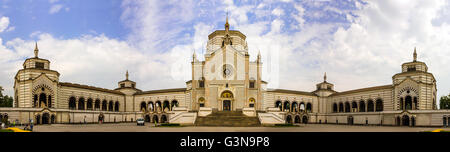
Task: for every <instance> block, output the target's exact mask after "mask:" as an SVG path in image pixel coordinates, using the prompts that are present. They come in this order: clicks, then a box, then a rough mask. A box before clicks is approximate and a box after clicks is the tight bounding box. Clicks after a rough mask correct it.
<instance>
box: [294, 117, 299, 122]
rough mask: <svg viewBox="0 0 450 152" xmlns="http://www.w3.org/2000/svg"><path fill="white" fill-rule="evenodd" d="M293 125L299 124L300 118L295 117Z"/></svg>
mask: <svg viewBox="0 0 450 152" xmlns="http://www.w3.org/2000/svg"><path fill="white" fill-rule="evenodd" d="M294 123H300V116H298V115H296V116H295V119H294Z"/></svg>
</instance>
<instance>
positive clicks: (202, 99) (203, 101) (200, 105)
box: [198, 97, 205, 107]
mask: <svg viewBox="0 0 450 152" xmlns="http://www.w3.org/2000/svg"><path fill="white" fill-rule="evenodd" d="M198 104H199V105H198V106H199V107H205V98H203V97H201V98H200V99H198Z"/></svg>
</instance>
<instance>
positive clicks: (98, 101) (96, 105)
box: [94, 99, 100, 110]
mask: <svg viewBox="0 0 450 152" xmlns="http://www.w3.org/2000/svg"><path fill="white" fill-rule="evenodd" d="M94 107H95V110H100V99H96V100H95V106H94Z"/></svg>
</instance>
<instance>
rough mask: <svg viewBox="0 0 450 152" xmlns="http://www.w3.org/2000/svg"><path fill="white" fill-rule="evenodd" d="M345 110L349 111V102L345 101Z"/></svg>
mask: <svg viewBox="0 0 450 152" xmlns="http://www.w3.org/2000/svg"><path fill="white" fill-rule="evenodd" d="M345 112H350V103H348V102H345Z"/></svg>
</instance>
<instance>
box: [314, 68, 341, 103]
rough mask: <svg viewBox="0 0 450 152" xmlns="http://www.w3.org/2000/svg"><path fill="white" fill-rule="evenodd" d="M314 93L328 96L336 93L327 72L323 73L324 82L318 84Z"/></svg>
mask: <svg viewBox="0 0 450 152" xmlns="http://www.w3.org/2000/svg"><path fill="white" fill-rule="evenodd" d="M314 93H315V94H316V95H317V96H319V97H328V96H329V95H331V94H333V93H336V91H334V84H331V83H328V82H327V73H326V72H325V74H324V75H323V82H321V83H319V84H316V90H315V91H314Z"/></svg>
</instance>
